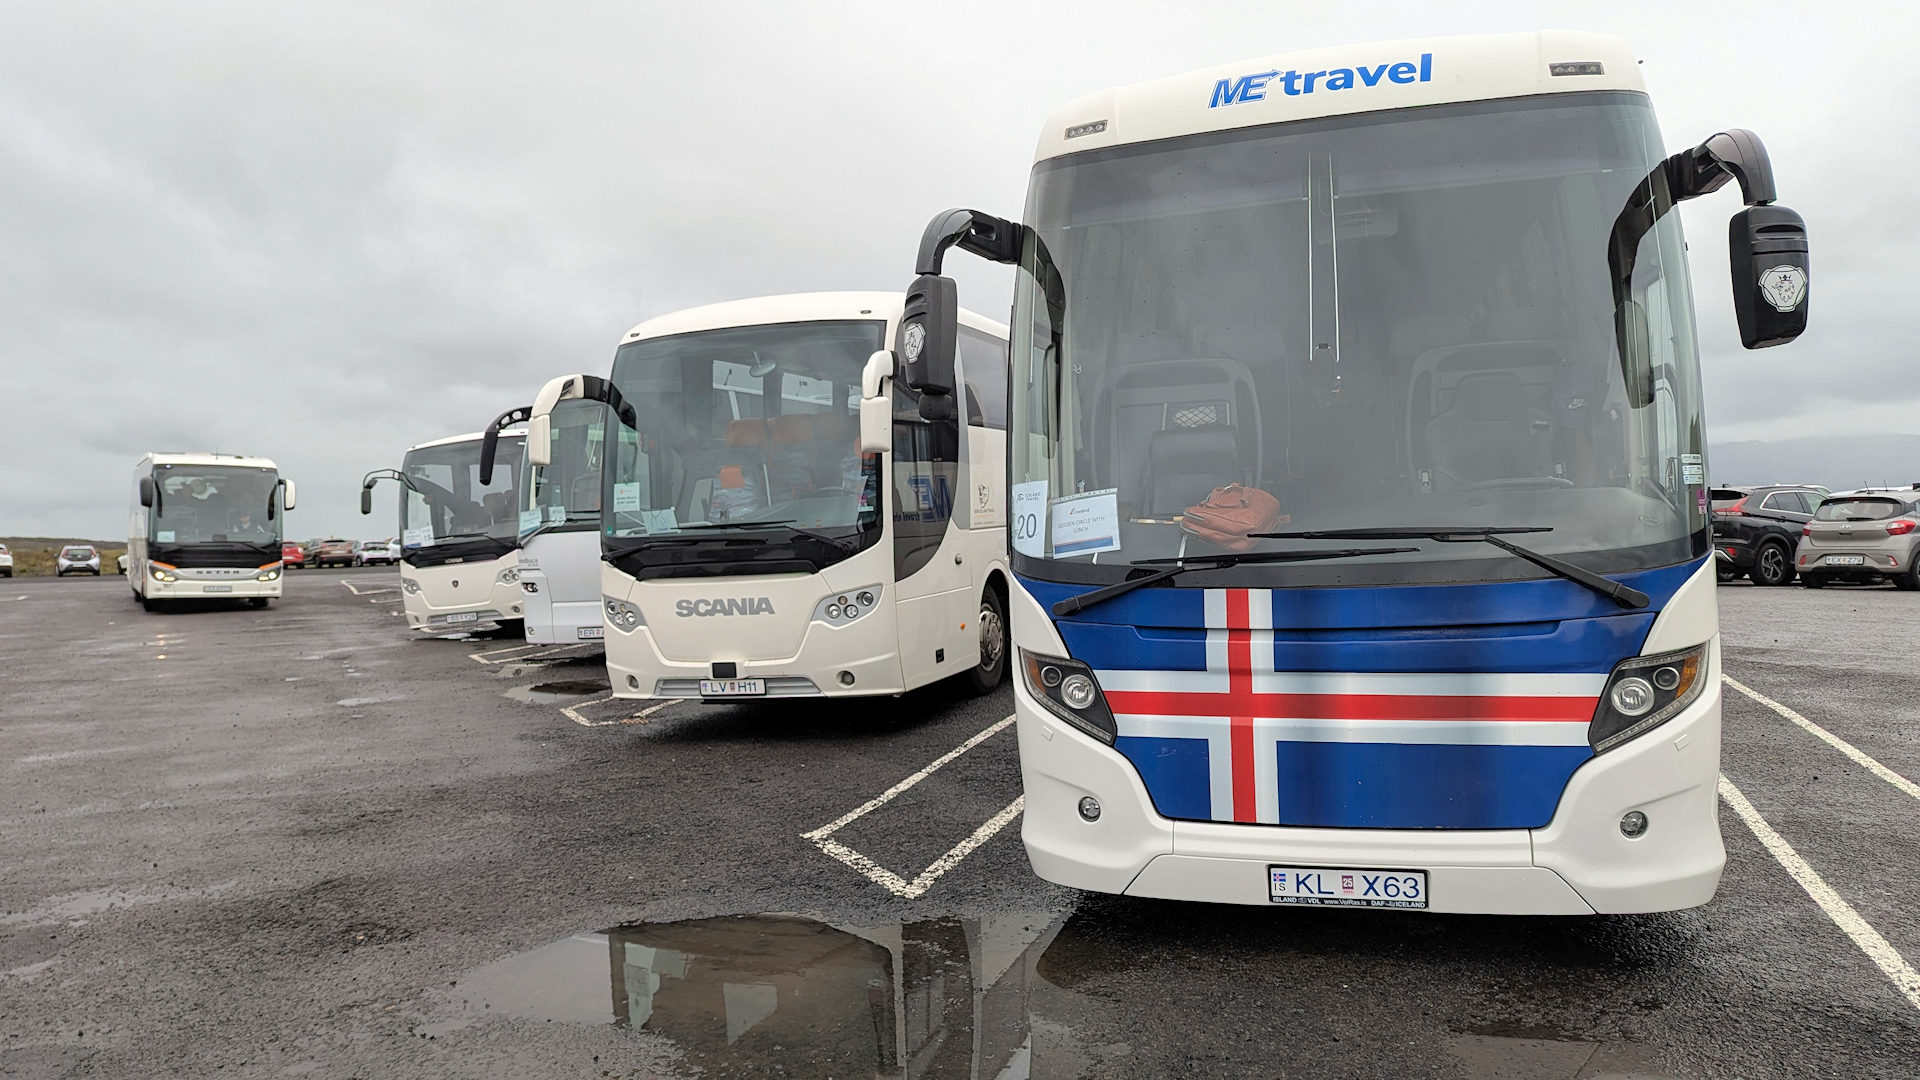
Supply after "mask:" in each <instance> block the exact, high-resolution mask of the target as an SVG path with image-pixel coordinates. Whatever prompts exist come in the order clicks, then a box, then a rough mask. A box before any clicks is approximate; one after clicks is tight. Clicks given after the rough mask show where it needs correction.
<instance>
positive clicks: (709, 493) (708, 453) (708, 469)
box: [677, 417, 767, 521]
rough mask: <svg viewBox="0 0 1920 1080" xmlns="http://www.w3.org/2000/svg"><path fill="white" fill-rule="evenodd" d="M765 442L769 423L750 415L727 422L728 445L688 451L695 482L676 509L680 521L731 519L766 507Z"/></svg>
mask: <svg viewBox="0 0 1920 1080" xmlns="http://www.w3.org/2000/svg"><path fill="white" fill-rule="evenodd" d="M766 445H767V422H766V421H765V420H761V419H759V418H757V417H747V418H745V419H741V420H730V421H728V422H727V430H726V445H725V446H723V447H719V448H716V449H709V450H697V451H694V452H692V453H689V454H688V455H687V472H686V475H687V477H688V478H690V479H691V480H692V484H691V485H690V487H689V490H688V492H687V496H686V501H685V502H684V503H683V504H682V505H681V506H679V507H678V508H677V509H678V511H679V514H680V520H682V521H724V520H732V519H737V518H738V517H739V516H740V515H741V514H744V513H748V512H751V511H753V510H757V509H759V508H760V507H762V506H765V505H766V502H765V492H766V490H767V466H766V454H765V450H766ZM729 483H731V484H732V485H733V486H728V485H729Z"/></svg>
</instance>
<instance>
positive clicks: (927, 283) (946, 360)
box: [894, 274, 960, 395]
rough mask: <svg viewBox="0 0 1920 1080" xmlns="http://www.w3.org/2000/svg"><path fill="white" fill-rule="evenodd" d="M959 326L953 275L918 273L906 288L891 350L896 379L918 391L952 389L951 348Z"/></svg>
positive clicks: (958, 297)
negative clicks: (896, 365) (897, 365)
mask: <svg viewBox="0 0 1920 1080" xmlns="http://www.w3.org/2000/svg"><path fill="white" fill-rule="evenodd" d="M959 327H960V291H959V289H958V287H956V286H955V285H954V283H953V279H952V278H949V277H942V276H940V275H939V274H921V275H920V276H919V277H917V278H915V279H913V287H912V288H910V289H908V290H907V299H906V306H905V308H904V309H903V311H902V312H901V315H900V330H899V333H898V335H897V336H896V338H895V341H894V353H895V355H897V356H899V357H900V379H901V381H902V382H903V383H905V384H906V386H907V388H908V389H910V390H913V391H915V392H917V393H921V394H936V395H945V394H951V393H953V384H954V378H953V370H954V369H953V352H954V349H955V347H956V342H957V338H958V333H959Z"/></svg>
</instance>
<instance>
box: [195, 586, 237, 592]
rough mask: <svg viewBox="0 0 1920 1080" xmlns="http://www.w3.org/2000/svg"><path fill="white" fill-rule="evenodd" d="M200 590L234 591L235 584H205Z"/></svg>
mask: <svg viewBox="0 0 1920 1080" xmlns="http://www.w3.org/2000/svg"><path fill="white" fill-rule="evenodd" d="M200 591H202V592H232V591H233V586H231V585H203V586H201V590H200Z"/></svg>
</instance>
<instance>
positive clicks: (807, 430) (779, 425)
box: [773, 413, 813, 443]
mask: <svg viewBox="0 0 1920 1080" xmlns="http://www.w3.org/2000/svg"><path fill="white" fill-rule="evenodd" d="M812 438H813V417H812V416H811V415H809V414H807V413H789V414H787V415H785V416H776V417H774V418H773V441H774V442H777V443H803V442H806V441H808V440H809V439H812Z"/></svg>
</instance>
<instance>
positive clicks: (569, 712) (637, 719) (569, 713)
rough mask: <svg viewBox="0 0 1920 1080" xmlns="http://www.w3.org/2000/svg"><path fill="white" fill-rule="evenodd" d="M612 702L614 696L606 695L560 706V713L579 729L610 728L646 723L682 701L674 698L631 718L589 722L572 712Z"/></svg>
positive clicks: (650, 706) (623, 717)
mask: <svg viewBox="0 0 1920 1080" xmlns="http://www.w3.org/2000/svg"><path fill="white" fill-rule="evenodd" d="M612 700H614V696H613V695H612V694H608V695H607V696H606V697H599V698H594V699H593V700H592V701H582V702H579V703H578V704H574V705H565V706H562V707H561V709H560V713H561V715H563V716H565V717H566V718H567V719H569V720H571V721H573V722H574V723H576V724H579V725H580V726H581V727H612V726H613V725H615V724H644V723H646V722H647V718H648V717H650V716H652V715H653V714H654V713H657V712H659V711H660V710H661V709H665V708H668V707H671V706H674V705H678V704H680V702H681V701H682V700H684V699H682V698H674V699H673V700H672V701H663V702H661V703H660V704H658V705H649V706H647V707H646V708H644V709H641V710H640V711H639V712H637V713H634V714H633V715H632V716H619V717H615V718H614V719H612V720H589V719H587V718H586V717H584V716H581V715H580V714H579V713H578V712H576V711H574V710H576V709H584V708H586V707H587V706H589V705H604V704H606V703H607V702H609V701H612Z"/></svg>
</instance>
